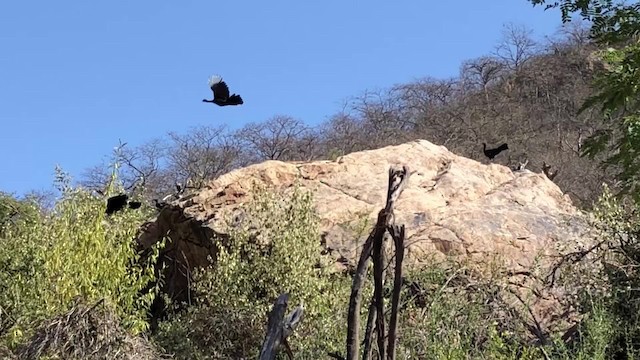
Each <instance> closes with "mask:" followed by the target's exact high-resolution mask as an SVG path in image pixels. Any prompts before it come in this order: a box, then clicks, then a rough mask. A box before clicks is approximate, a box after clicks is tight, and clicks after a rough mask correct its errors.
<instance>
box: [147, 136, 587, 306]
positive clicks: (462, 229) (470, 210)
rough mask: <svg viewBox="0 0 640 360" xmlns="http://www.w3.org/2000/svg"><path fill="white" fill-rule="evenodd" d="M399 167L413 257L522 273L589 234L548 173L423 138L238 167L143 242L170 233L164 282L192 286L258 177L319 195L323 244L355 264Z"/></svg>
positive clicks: (276, 186)
mask: <svg viewBox="0 0 640 360" xmlns="http://www.w3.org/2000/svg"><path fill="white" fill-rule="evenodd" d="M397 165H407V166H408V167H409V169H410V171H411V177H410V180H409V183H408V186H407V187H406V188H405V190H404V192H403V194H402V196H401V197H400V199H399V200H398V202H397V204H396V209H395V221H396V223H398V224H401V223H402V224H405V225H406V230H407V243H408V244H409V246H408V252H407V258H408V260H407V261H410V262H412V263H415V264H420V262H421V261H422V260H424V259H426V258H427V256H426V255H427V254H440V255H456V256H462V257H470V258H472V259H474V258H477V259H482V258H485V257H489V258H491V257H494V256H495V255H498V256H499V257H500V258H502V259H503V260H504V261H505V264H506V266H507V268H509V269H512V270H514V271H519V270H526V269H529V268H530V267H531V266H532V265H533V264H534V262H535V261H537V260H539V259H545V257H548V256H550V255H554V254H556V244H558V242H563V243H565V244H572V243H576V244H577V243H580V242H581V240H582V239H583V238H584V236H585V233H587V232H588V231H589V228H588V226H587V222H586V220H585V218H584V217H583V216H582V215H581V213H580V211H579V210H577V209H576V208H575V207H574V206H573V205H572V204H571V201H570V199H569V197H568V196H566V195H563V193H562V191H561V190H560V189H559V188H558V187H557V186H556V185H555V184H554V183H553V182H552V181H550V180H549V179H547V177H546V176H545V175H543V174H541V173H534V172H530V171H527V170H525V171H517V172H513V171H511V170H510V169H509V168H507V167H505V166H501V165H495V164H483V163H479V162H477V161H474V160H470V159H467V158H464V157H460V156H457V155H455V154H453V153H451V152H449V151H448V150H447V149H446V148H445V147H443V146H437V145H434V144H432V143H430V142H428V141H425V140H421V141H414V142H410V143H406V144H402V145H398V146H388V147H385V148H381V149H376V150H369V151H361V152H357V153H352V154H349V155H345V156H342V157H340V158H338V159H336V160H335V161H314V162H309V163H287V162H280V161H266V162H263V163H260V164H256V165H252V166H249V167H246V168H242V169H238V170H235V171H232V172H230V173H228V174H225V175H223V176H221V177H219V178H217V179H215V180H213V181H211V182H210V183H209V184H208V186H206V187H205V188H203V189H201V190H199V191H198V192H195V193H193V194H190V195H189V196H186V197H183V198H182V199H180V200H178V201H175V202H174V203H173V204H171V206H168V207H166V208H165V209H163V210H162V211H161V213H160V214H159V215H158V218H157V219H156V220H155V221H153V222H150V223H148V224H146V226H145V231H144V232H143V234H142V235H141V237H140V241H141V242H142V244H144V245H145V246H148V245H150V244H152V243H155V242H157V241H159V240H161V239H162V237H163V236H168V237H170V238H171V246H170V247H169V248H168V249H167V250H166V253H167V254H168V255H169V256H168V258H170V259H171V262H172V263H173V265H172V266H173V271H172V270H171V266H170V269H169V271H170V273H169V279H168V280H167V285H166V286H167V287H168V288H167V289H168V292H169V293H171V294H173V295H174V296H177V295H178V294H179V293H181V291H183V290H185V288H186V285H187V283H186V278H185V275H184V274H185V273H186V269H187V268H193V267H197V266H201V265H206V264H207V256H209V255H210V256H212V257H213V258H214V259H215V247H214V246H212V242H211V238H212V237H214V236H225V235H224V234H223V233H222V230H221V229H223V226H222V221H224V218H225V216H226V215H228V214H230V213H233V211H235V209H236V208H237V207H238V206H239V205H240V204H241V203H242V202H244V201H246V200H247V199H249V198H250V196H251V189H252V186H253V184H254V183H257V184H260V185H263V186H266V187H268V188H271V189H273V190H277V191H290V189H292V185H293V184H294V183H297V184H299V185H300V186H301V187H302V188H304V189H308V190H311V191H312V192H313V194H314V204H315V208H316V211H317V213H318V215H319V217H320V219H321V228H320V231H321V233H322V236H323V239H324V241H323V243H326V246H327V247H328V248H330V249H332V250H333V251H332V253H334V254H336V257H337V258H340V260H341V261H342V263H352V264H353V263H355V261H357V258H356V256H357V250H358V249H359V246H360V245H362V243H363V241H364V240H365V237H366V236H367V235H368V231H369V228H370V226H369V227H367V229H366V230H365V231H364V232H363V233H360V234H358V233H356V232H355V231H354V229H355V228H357V227H358V226H356V225H357V224H362V223H363V221H364V220H366V219H368V220H369V221H370V222H369V224H372V223H373V222H375V219H376V215H377V212H378V211H379V209H380V208H381V207H382V206H384V201H385V197H386V188H387V177H388V169H389V167H390V166H397ZM171 271H172V272H171Z"/></svg>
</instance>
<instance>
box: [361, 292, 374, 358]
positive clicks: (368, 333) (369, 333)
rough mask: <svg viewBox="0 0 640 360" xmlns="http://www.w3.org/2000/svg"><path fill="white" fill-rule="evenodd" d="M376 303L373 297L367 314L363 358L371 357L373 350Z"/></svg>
mask: <svg viewBox="0 0 640 360" xmlns="http://www.w3.org/2000/svg"><path fill="white" fill-rule="evenodd" d="M376 314H377V313H376V305H375V303H374V299H373V298H372V299H371V304H369V312H368V314H367V326H366V327H365V329H364V352H363V353H362V360H369V359H371V352H372V350H373V347H372V346H371V344H372V342H373V324H375V322H376Z"/></svg>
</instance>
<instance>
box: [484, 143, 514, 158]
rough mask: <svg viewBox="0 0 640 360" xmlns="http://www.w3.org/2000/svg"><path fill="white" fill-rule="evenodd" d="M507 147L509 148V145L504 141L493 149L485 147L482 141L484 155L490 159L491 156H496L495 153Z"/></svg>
mask: <svg viewBox="0 0 640 360" xmlns="http://www.w3.org/2000/svg"><path fill="white" fill-rule="evenodd" d="M508 149H509V146H508V145H507V144H506V143H504V144H502V145H500V146H498V147H497V148H495V149H487V144H486V143H482V151H483V152H484V155H485V156H486V157H488V158H489V159H490V160H493V158H494V157H496V155H498V154H500V153H501V152H503V151H505V150H508Z"/></svg>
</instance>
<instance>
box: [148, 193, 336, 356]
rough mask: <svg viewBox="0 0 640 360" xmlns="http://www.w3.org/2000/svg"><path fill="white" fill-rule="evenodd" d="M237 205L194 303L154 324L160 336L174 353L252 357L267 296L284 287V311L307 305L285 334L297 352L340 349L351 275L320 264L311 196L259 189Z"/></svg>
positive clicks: (201, 275)
mask: <svg viewBox="0 0 640 360" xmlns="http://www.w3.org/2000/svg"><path fill="white" fill-rule="evenodd" d="M242 210H243V211H244V220H243V221H242V222H241V223H240V224H239V225H237V226H229V229H228V232H229V234H230V235H231V239H232V240H231V243H230V244H220V243H218V244H217V245H218V248H219V253H218V256H217V259H216V263H215V264H213V265H212V266H211V267H210V268H209V269H207V270H206V271H200V272H197V273H196V274H195V275H194V283H195V289H196V292H197V293H199V294H200V295H199V296H198V298H197V299H196V305H195V306H193V307H191V308H189V309H188V310H187V311H186V312H184V313H181V314H177V315H175V316H174V317H173V318H171V319H170V320H169V321H166V322H163V323H161V324H160V330H159V334H158V336H157V340H158V341H159V343H160V344H161V345H162V346H163V347H165V349H166V350H168V351H170V352H173V353H175V354H176V356H177V358H180V359H231V358H233V359H238V358H255V357H257V354H258V353H259V351H260V346H261V344H262V341H263V339H264V336H265V329H266V321H267V315H268V313H269V311H270V310H271V306H272V304H273V301H274V300H275V298H277V296H278V295H279V294H280V293H283V292H288V293H289V294H290V300H289V304H290V305H289V311H291V310H292V309H293V307H295V306H297V304H298V303H303V304H304V307H305V315H304V319H303V321H302V323H301V324H300V326H299V327H298V328H297V329H296V331H295V332H294V334H293V335H292V336H290V337H289V343H290V344H291V346H292V348H293V352H294V354H295V356H296V357H297V358H300V359H317V358H324V357H325V354H326V352H327V351H332V350H333V351H335V350H337V349H340V350H341V349H342V347H343V341H344V339H345V336H346V325H345V324H346V314H347V304H348V296H349V282H348V279H347V278H345V277H343V276H336V275H335V274H331V272H330V271H329V269H328V268H327V266H326V264H324V262H325V259H323V257H322V255H320V253H321V249H320V236H319V234H318V228H317V218H316V215H315V213H314V211H313V208H312V201H311V197H310V195H309V194H308V193H303V192H302V191H300V190H299V189H295V190H293V191H292V192H291V193H290V194H289V195H280V194H276V193H271V192H267V191H265V190H261V189H258V190H255V191H254V198H253V200H251V201H250V202H249V203H247V204H245V205H244V206H243V207H242Z"/></svg>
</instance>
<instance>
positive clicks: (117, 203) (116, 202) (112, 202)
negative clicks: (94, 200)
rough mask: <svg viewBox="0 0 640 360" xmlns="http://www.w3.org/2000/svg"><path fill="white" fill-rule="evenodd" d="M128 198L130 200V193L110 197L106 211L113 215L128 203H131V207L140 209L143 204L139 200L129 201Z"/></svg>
mask: <svg viewBox="0 0 640 360" xmlns="http://www.w3.org/2000/svg"><path fill="white" fill-rule="evenodd" d="M128 200H129V195H127V194H120V195H115V196H112V197H110V198H108V199H107V210H106V211H105V213H106V214H107V215H111V214H113V213H115V212H117V211H120V210H122V209H124V207H125V206H127V204H129V208H130V209H138V208H139V207H140V206H142V203H141V202H139V201H128Z"/></svg>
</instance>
